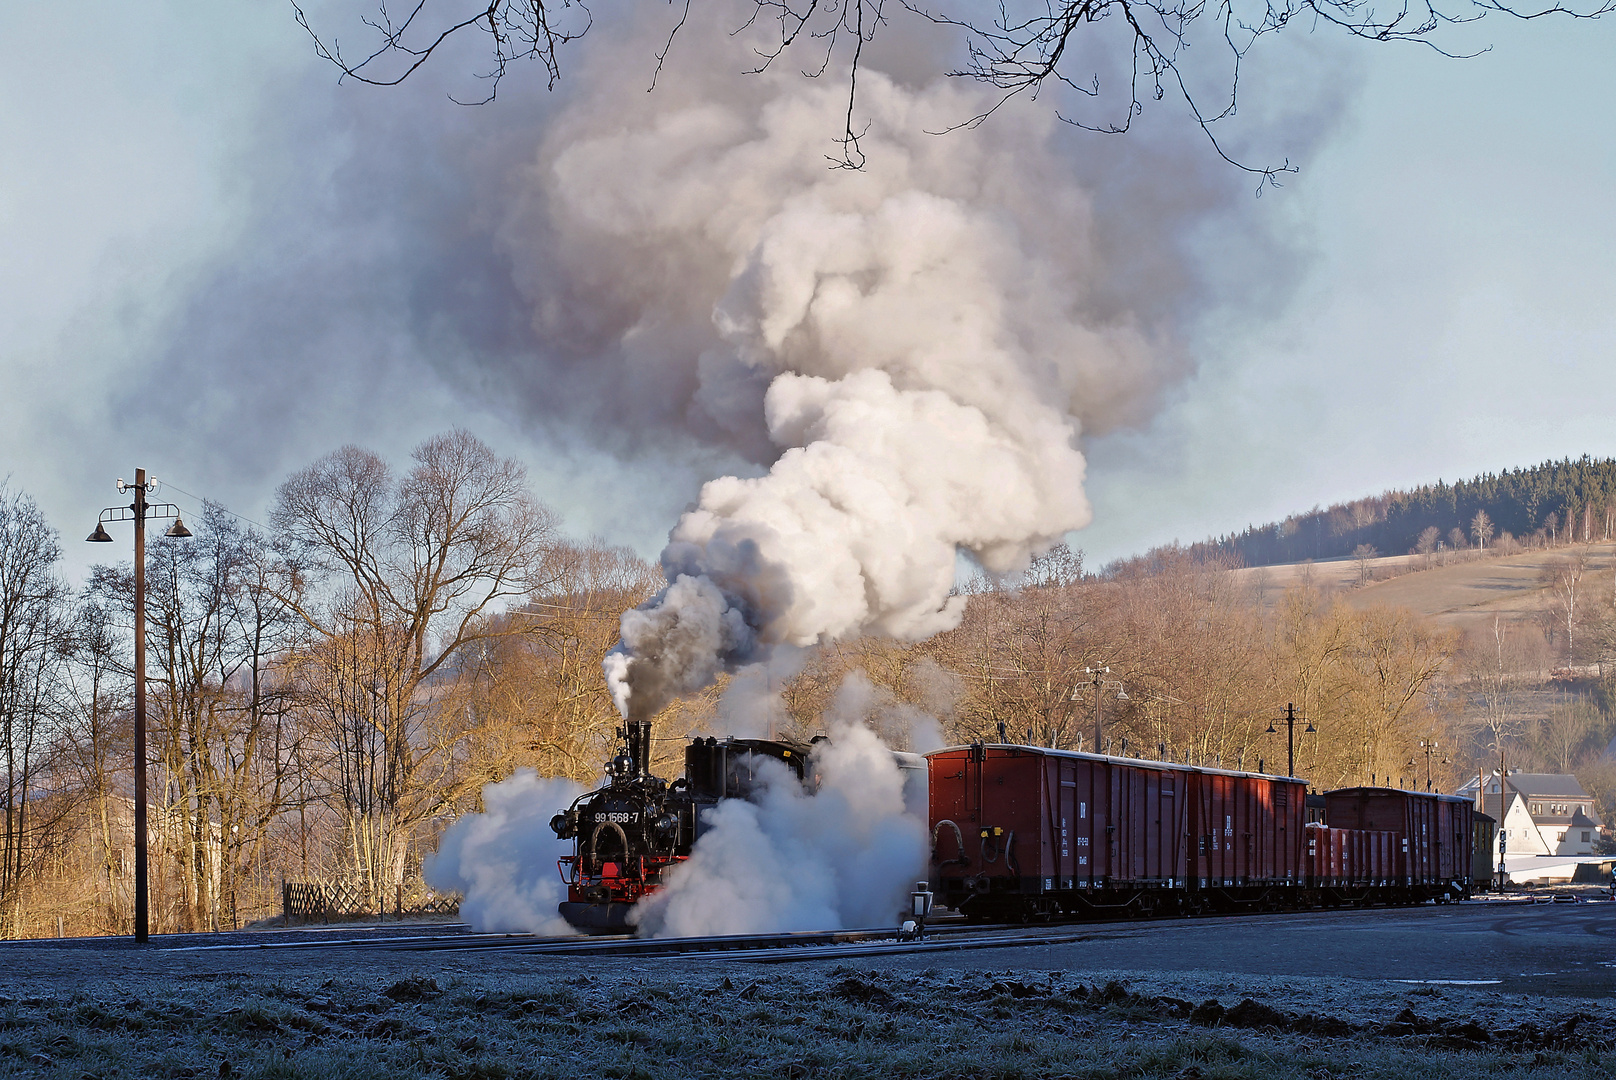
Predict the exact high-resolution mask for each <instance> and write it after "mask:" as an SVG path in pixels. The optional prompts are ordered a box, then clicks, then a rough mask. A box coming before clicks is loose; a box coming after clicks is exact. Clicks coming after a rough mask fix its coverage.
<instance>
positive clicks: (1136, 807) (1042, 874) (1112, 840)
mask: <svg viewBox="0 0 1616 1080" xmlns="http://www.w3.org/2000/svg"><path fill="white" fill-rule="evenodd" d="M926 757H927V761H928V763H929V766H930V783H929V797H930V803H931V821H932V855H933V861H934V863H935V864H936V866H937V878H938V881H937V889H938V891H939V892H940V893H941V895H942V902H943V903H944V904H946V905H948V906H949V907H953V908H957V909H959V910H961V911H964V912H966V913H967V914H969V915H977V916H982V917H988V916H994V917H1006V916H1021V915H1054V914H1060V913H1063V912H1073V911H1083V910H1091V909H1095V908H1127V909H1131V910H1133V911H1137V912H1139V913H1148V912H1152V911H1156V910H1159V909H1160V908H1161V907H1162V906H1163V904H1164V902H1167V901H1170V900H1172V899H1173V896H1174V893H1173V890H1175V889H1182V888H1183V885H1184V877H1185V867H1186V856H1187V847H1188V845H1187V843H1186V839H1187V837H1188V835H1189V826H1188V819H1189V818H1188V816H1189V811H1190V801H1191V792H1192V783H1191V781H1192V778H1193V776H1194V770H1192V769H1190V768H1188V767H1186V766H1183V765H1173V764H1169V763H1166V762H1150V761H1136V760H1132V759H1128V758H1110V757H1103V756H1100V755H1097V754H1079V753H1074V752H1071V751H1064V750H1048V749H1044V748H1041V747H1035V746H1007V745H998V744H981V743H977V744H973V745H971V746H965V747H953V748H950V749H947V750H939V751H936V752H935V753H931V754H928V755H926Z"/></svg>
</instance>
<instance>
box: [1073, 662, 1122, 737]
mask: <svg viewBox="0 0 1616 1080" xmlns="http://www.w3.org/2000/svg"><path fill="white" fill-rule="evenodd" d="M1083 674H1085V675H1087V676H1088V677H1089V685H1090V686H1092V687H1094V752H1095V753H1096V754H1103V753H1105V743H1104V742H1102V741H1101V736H1103V735H1104V734H1105V725H1104V724H1103V723H1102V722H1101V720H1100V692H1101V691H1103V690H1104V689H1105V688H1106V687H1107V686H1115V687H1116V688H1117V700H1118V701H1127V700H1128V694H1127V692H1126V691H1125V690H1124V689H1123V688H1122V683H1120V682H1118V681H1117V680H1115V679H1107V678H1106V676H1107V675H1109V674H1111V668H1110V666H1109V665H1107V666H1106V667H1103V668H1091V667H1086V668H1084V669H1083ZM1073 696H1074V697H1075V696H1076V695H1075V693H1074V695H1073Z"/></svg>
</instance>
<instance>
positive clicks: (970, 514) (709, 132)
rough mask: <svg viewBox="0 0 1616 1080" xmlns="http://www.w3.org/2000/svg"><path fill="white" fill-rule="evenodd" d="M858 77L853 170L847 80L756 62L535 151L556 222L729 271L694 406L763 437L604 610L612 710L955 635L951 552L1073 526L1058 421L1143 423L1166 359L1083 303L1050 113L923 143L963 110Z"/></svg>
mask: <svg viewBox="0 0 1616 1080" xmlns="http://www.w3.org/2000/svg"><path fill="white" fill-rule="evenodd" d="M859 86H860V95H861V96H860V107H861V108H862V109H864V110H867V111H868V113H869V116H870V128H869V133H868V134H867V135H866V136H865V138H864V144H863V145H864V149H865V152H866V153H867V154H868V159H869V164H868V166H867V168H866V169H865V170H864V171H863V172H857V173H854V172H848V171H845V170H842V171H838V170H833V169H830V168H828V167H827V165H826V160H825V157H824V153H823V151H824V149H825V146H826V138H827V133H829V132H834V131H835V130H837V125H838V124H839V123H840V120H839V112H838V111H839V110H842V109H845V105H846V102H845V98H844V97H842V96H841V94H842V91H841V89H840V88H839V87H826V86H823V85H821V84H818V83H815V82H813V81H810V80H803V79H801V78H800V77H798V76H796V75H791V76H789V77H786V76H781V77H776V76H774V75H772V74H769V75H765V76H761V77H758V81H757V82H756V83H755V84H753V85H751V86H750V87H749V90H750V92H751V93H752V95H753V98H754V100H755V99H756V97H757V96H759V95H760V96H761V97H762V100H763V103H762V104H761V106H754V107H751V108H750V109H747V108H743V107H742V106H735V107H733V108H731V107H726V106H722V105H718V104H715V103H714V101H713V100H711V99H707V98H700V99H698V100H695V101H686V100H683V99H680V98H679V95H678V94H677V93H675V94H671V95H670V96H669V98H668V99H667V100H664V101H663V102H661V103H660V104H659V105H658V106H657V111H656V112H655V113H653V114H652V115H649V116H644V117H642V119H641V121H640V122H639V123H634V122H630V123H628V124H627V125H626V128H627V130H616V131H613V132H612V133H610V134H605V135H599V136H595V137H582V138H578V139H576V140H575V141H573V142H570V143H569V144H568V146H567V147H566V149H564V150H562V151H560V152H559V153H557V154H556V156H555V159H554V164H553V175H554V177H555V181H556V185H557V188H556V190H555V191H554V192H553V193H552V194H553V196H554V197H557V198H559V199H560V201H561V202H563V203H569V204H570V209H571V212H572V219H573V221H574V225H573V228H584V227H586V226H587V227H588V228H589V229H591V230H592V231H596V232H599V233H605V234H617V233H621V232H625V231H632V233H633V234H634V235H636V236H638V237H643V238H647V240H648V241H649V242H650V243H653V244H655V245H661V246H663V248H664V253H663V254H662V255H660V256H659V257H663V258H666V257H667V256H666V254H665V252H666V251H672V252H675V253H684V252H688V250H689V249H701V250H704V251H707V252H708V253H709V254H710V255H712V256H713V258H712V260H711V262H710V263H708V264H704V265H707V267H708V269H709V270H713V269H714V267H715V266H721V267H722V268H723V269H722V271H721V273H722V276H720V274H719V273H710V274H709V275H708V276H707V277H706V279H705V280H706V281H708V282H709V284H708V286H707V287H708V288H710V289H711V290H712V292H710V293H709V296H710V299H709V300H708V307H707V311H708V312H710V319H711V324H712V330H713V332H714V333H715V337H713V338H712V339H711V340H710V341H709V343H708V344H707V346H706V347H705V348H704V350H703V351H702V353H701V355H700V358H699V362H698V364H697V380H698V383H699V385H698V387H697V389H696V391H695V392H694V395H693V398H692V406H691V408H692V410H693V411H701V412H702V413H704V415H705V417H706V419H707V421H708V422H710V423H712V424H714V425H716V426H717V427H719V428H720V429H724V430H729V431H731V432H734V433H735V438H736V441H737V444H738V445H743V444H744V443H745V435H746V433H747V432H749V431H751V432H758V434H760V435H761V438H759V439H755V440H754V441H755V442H758V443H761V444H763V445H764V447H766V448H765V449H759V450H757V454H758V456H759V457H760V458H761V459H763V460H765V461H768V462H769V468H768V471H767V473H766V474H765V475H762V476H754V477H740V476H727V477H723V478H721V479H717V480H713V481H711V482H709V483H708V484H706V485H705V487H704V488H703V489H702V492H701V496H700V500H699V502H698V504H697V505H696V506H695V507H694V508H693V509H691V510H690V511H689V512H687V513H686V514H685V515H684V517H683V518H682V519H681V520H680V521H679V523H678V524H677V526H676V527H675V528H674V529H673V531H672V533H671V534H670V536H669V540H668V544H667V547H666V548H665V550H664V551H663V554H662V564H663V570H664V573H665V574H666V575H667V579H668V582H669V584H668V586H667V588H666V589H665V590H664V591H663V592H662V594H661V595H659V596H658V597H656V598H655V599H654V600H653V601H651V602H649V603H647V604H646V605H644V606H643V607H642V608H640V609H638V610H635V611H632V612H629V613H627V614H626V615H625V616H624V617H623V622H622V642H621V645H620V646H619V648H618V650H617V651H615V652H614V653H613V654H612V655H610V656H609V657H608V658H607V662H606V669H607V675H608V680H609V682H610V684H611V687H612V691H613V695H614V699H615V700H616V703H617V705H618V708H619V709H620V710H621V711H623V712H624V713H625V714H626V715H633V716H636V717H646V716H649V715H651V714H652V713H654V712H655V711H656V710H657V709H659V708H660V707H661V706H662V705H663V704H665V703H666V702H667V701H668V700H670V699H671V698H673V697H675V696H677V695H680V694H684V693H688V692H691V691H693V690H696V689H699V688H701V687H703V686H705V685H708V684H710V683H711V682H712V681H713V679H714V678H716V676H717V675H718V674H719V673H720V672H722V671H726V670H734V669H735V668H736V667H738V666H740V665H743V664H747V663H751V662H754V661H757V660H759V659H762V658H763V657H765V656H766V655H768V653H769V651H770V650H771V649H773V648H774V647H776V646H778V645H791V646H810V645H813V644H815V643H819V642H824V641H828V640H834V639H840V638H846V637H850V636H853V635H857V634H859V633H863V632H873V633H879V634H884V635H889V636H892V637H896V638H900V639H905V640H916V639H920V638H924V637H927V636H930V635H932V634H935V633H938V632H939V631H942V630H946V629H949V628H951V627H953V626H955V625H957V623H958V621H959V618H960V613H961V609H962V601H961V600H960V599H959V598H951V597H950V595H949V593H950V590H951V588H952V586H953V583H954V580H955V569H956V559H957V556H958V553H959V552H962V551H963V552H966V553H968V554H969V555H970V556H971V557H972V558H973V559H975V560H976V561H977V562H978V563H980V564H981V565H982V566H984V567H985V568H987V569H988V570H990V571H993V572H1007V571H1010V570H1013V569H1015V568H1017V567H1019V566H1021V565H1024V564H1025V562H1026V560H1027V559H1028V557H1029V556H1030V555H1031V554H1033V553H1035V552H1036V551H1038V550H1040V549H1041V548H1043V547H1046V546H1048V545H1049V544H1051V543H1052V542H1054V541H1055V540H1057V539H1058V538H1059V537H1061V536H1062V535H1063V534H1065V533H1066V532H1068V531H1070V530H1073V529H1078V528H1081V527H1083V526H1084V525H1086V524H1087V523H1088V521H1089V518H1090V511H1089V504H1088V501H1087V499H1086V498H1085V496H1084V491H1083V482H1084V459H1083V455H1082V454H1081V453H1080V452H1079V449H1078V439H1079V436H1080V435H1081V434H1083V433H1084V431H1085V429H1086V427H1093V426H1095V425H1097V424H1098V425H1101V426H1115V424H1117V423H1119V422H1123V421H1126V420H1129V419H1133V418H1136V417H1137V416H1139V415H1141V414H1143V413H1145V412H1148V408H1149V405H1150V401H1151V399H1152V398H1153V397H1154V395H1155V394H1156V393H1157V391H1159V389H1160V388H1161V386H1162V385H1163V383H1164V382H1165V381H1166V379H1167V378H1168V377H1169V376H1170V375H1171V374H1172V373H1173V368H1174V366H1175V362H1174V361H1173V360H1171V359H1170V358H1169V357H1167V356H1166V354H1165V353H1164V352H1163V351H1162V350H1158V349H1153V348H1152V347H1151V345H1150V343H1149V342H1148V341H1147V336H1146V334H1145V333H1144V332H1142V331H1141V330H1140V329H1139V326H1138V322H1137V320H1135V319H1134V318H1132V317H1131V316H1130V315H1129V314H1128V313H1127V312H1126V311H1118V310H1117V309H1116V307H1115V305H1114V304H1112V303H1107V302H1102V301H1100V300H1098V299H1097V293H1098V290H1097V288H1096V282H1097V280H1098V279H1099V278H1101V277H1102V276H1103V268H1102V267H1101V266H1100V265H1099V259H1098V257H1097V255H1096V254H1095V248H1094V244H1093V242H1092V233H1093V227H1092V221H1091V203H1090V200H1089V198H1088V196H1087V195H1086V194H1085V192H1084V191H1083V190H1082V189H1081V188H1080V187H1079V186H1078V185H1077V183H1076V182H1075V181H1073V180H1071V179H1070V178H1069V177H1068V174H1067V173H1066V172H1065V171H1064V170H1063V168H1062V163H1061V161H1060V160H1059V158H1058V156H1057V155H1056V154H1055V152H1054V151H1053V150H1052V148H1051V146H1050V142H1051V132H1050V130H1049V128H1050V126H1051V121H1050V119H1049V117H1048V115H1047V113H1045V112H1044V111H1042V110H1041V109H1040V110H1035V111H1033V112H1027V111H1024V110H1017V109H1009V110H1007V111H1006V113H1005V114H1004V115H1001V116H998V117H996V118H995V121H994V123H992V124H990V125H987V126H986V127H984V128H982V129H981V130H979V131H976V132H973V133H971V135H970V136H969V137H963V136H962V137H957V138H948V139H939V138H937V137H935V136H932V135H928V134H926V131H927V130H928V129H936V128H938V127H942V126H946V124H947V123H948V122H949V121H950V120H957V119H959V118H960V117H961V116H969V115H971V113H972V112H973V111H974V110H976V109H977V108H979V107H980V105H981V104H982V102H981V100H980V99H979V98H976V97H974V96H973V95H972V93H971V92H970V91H968V90H961V89H959V88H957V87H952V86H948V85H944V83H943V82H942V81H941V80H938V81H936V82H933V83H928V84H924V85H920V86H918V87H915V86H903V85H900V84H899V83H898V82H896V81H894V80H892V79H889V78H886V77H884V76H883V75H881V74H879V73H877V72H869V73H866V75H865V76H864V77H862V78H861V80H860V84H859ZM654 96H655V95H653V97H654ZM720 259H721V260H722V261H721V262H720V261H719V260H720ZM675 261H676V262H685V261H688V260H687V259H686V258H685V256H684V255H680V256H679V257H678V258H676V259H675ZM696 280H703V279H702V278H701V276H700V275H697V276H696ZM679 287H680V289H681V290H688V288H689V287H690V283H689V282H688V281H686V282H682V283H681V284H680V286H679ZM659 288H660V289H663V290H672V289H674V286H673V285H672V284H669V283H666V282H663V283H661V284H656V285H653V286H652V290H653V295H655V290H656V289H659ZM672 295H673V294H672V293H671V292H670V293H669V294H668V296H667V297H665V298H664V299H667V300H668V304H669V305H670V306H676V305H673V304H672V299H671V297H672ZM678 295H679V296H680V297H681V298H682V303H683V305H684V308H685V310H687V311H689V310H694V309H695V308H696V307H697V304H696V303H694V302H693V301H692V300H691V297H690V296H689V295H688V293H687V292H686V291H681V292H679V293H678ZM647 310H648V311H652V312H655V311H659V310H661V309H660V308H658V305H657V303H656V302H653V303H651V304H650V306H649V308H648V309H647ZM657 322H658V319H657V318H653V317H651V316H650V315H648V316H647V317H646V318H645V320H644V323H645V325H644V327H643V328H642V329H644V330H646V331H650V330H654V329H655V327H656V324H657ZM687 336H688V335H687ZM638 347H640V348H647V349H648V348H651V347H652V344H651V343H643V344H641V345H640V346H638ZM760 421H761V423H760ZM759 428H761V431H758V429H759Z"/></svg>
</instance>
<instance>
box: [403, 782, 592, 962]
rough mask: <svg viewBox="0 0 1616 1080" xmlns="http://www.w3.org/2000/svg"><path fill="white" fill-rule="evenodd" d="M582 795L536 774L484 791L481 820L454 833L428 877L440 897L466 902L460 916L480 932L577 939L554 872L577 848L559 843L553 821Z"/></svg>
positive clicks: (427, 863) (469, 818)
mask: <svg viewBox="0 0 1616 1080" xmlns="http://www.w3.org/2000/svg"><path fill="white" fill-rule="evenodd" d="M582 791H583V789H582V788H581V787H579V786H578V785H577V784H576V783H574V782H572V781H571V780H553V779H540V778H539V777H538V776H537V775H535V774H534V772H533V771H532V770H531V769H518V770H517V771H516V773H515V774H514V775H513V776H511V778H510V779H508V780H504V781H502V782H500V783H497V784H487V785H485V786H484V787H483V812H482V813H480V814H466V815H465V816H464V817H461V818H460V819H459V820H457V821H456V822H455V823H454V824H453V825H450V826H449V828H448V829H447V830H446V831H445V832H444V834H443V839H442V840H441V841H440V842H439V843H438V850H437V852H436V853H435V854H433V855H429V856H427V858H426V859H425V860H424V862H423V864H422V867H421V873H422V876H423V877H424V878H425V879H426V883H427V884H428V885H430V886H431V887H432V888H434V889H437V890H439V891H441V892H453V893H459V894H461V896H462V897H463V899H462V900H461V902H460V914H461V916H462V917H463V918H464V919H465V920H466V921H467V922H468V923H470V924H471V925H472V927H473V928H474V929H476V930H481V931H484V932H501V931H504V932H517V933H521V932H525V933H532V934H570V933H573V932H574V931H573V929H572V927H570V926H568V925H567V923H566V921H565V920H564V919H562V918H561V915H560V913H559V911H558V905H559V904H560V903H561V901H562V900H565V899H566V895H567V887H566V885H565V884H564V883H563V882H562V880H561V876H560V874H559V872H558V871H557V869H556V860H557V859H559V858H560V857H561V856H563V855H570V854H572V845H571V844H570V843H566V842H563V841H560V840H557V839H556V836H555V833H554V832H552V831H551V829H550V819H551V818H552V817H554V816H555V814H556V813H557V812H558V811H561V810H565V809H566V808H567V807H568V806H569V805H570V804H571V803H572V800H573V799H575V798H577V797H578V795H580V794H581V793H582Z"/></svg>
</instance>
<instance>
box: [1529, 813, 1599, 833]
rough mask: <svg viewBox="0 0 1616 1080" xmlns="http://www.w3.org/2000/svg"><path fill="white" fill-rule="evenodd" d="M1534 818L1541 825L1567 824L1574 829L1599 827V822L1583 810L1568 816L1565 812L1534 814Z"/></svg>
mask: <svg viewBox="0 0 1616 1080" xmlns="http://www.w3.org/2000/svg"><path fill="white" fill-rule="evenodd" d="M1532 820H1533V821H1534V822H1536V823H1537V824H1539V825H1565V826H1567V827H1569V828H1573V829H1597V828H1599V827H1600V825H1599V822H1598V821H1596V820H1594V819H1593V818H1591V817H1589V816H1588V815H1587V814H1584V813H1583V812H1582V811H1581V810H1578V811H1577V812H1576V813H1574V814H1572V815H1570V816H1569V817H1567V816H1566V815H1564V814H1555V815H1554V816H1552V817H1551V816H1549V815H1547V814H1534V815H1533V816H1532Z"/></svg>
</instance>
